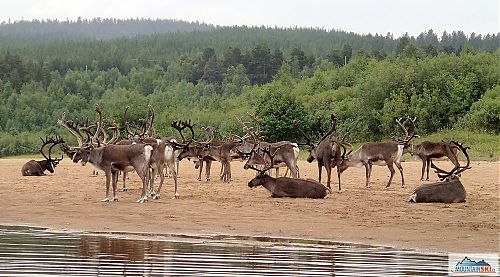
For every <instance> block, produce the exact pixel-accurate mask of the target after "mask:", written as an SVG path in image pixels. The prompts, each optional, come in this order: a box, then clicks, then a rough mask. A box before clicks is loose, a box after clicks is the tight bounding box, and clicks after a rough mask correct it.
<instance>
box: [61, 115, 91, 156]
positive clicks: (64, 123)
mask: <svg viewBox="0 0 500 277" xmlns="http://www.w3.org/2000/svg"><path fill="white" fill-rule="evenodd" d="M65 115H66V114H65V113H63V114H62V116H61V118H59V119H58V120H57V124H59V125H60V126H61V127H63V128H65V129H66V130H68V131H69V132H70V133H71V134H72V135H73V136H75V138H76V140H77V142H78V147H79V148H81V147H83V146H84V141H85V140H84V139H83V136H82V134H81V133H80V131H79V130H78V124H76V126H75V124H74V122H73V121H70V120H66V119H65Z"/></svg>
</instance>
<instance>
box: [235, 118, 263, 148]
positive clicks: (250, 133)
mask: <svg viewBox="0 0 500 277" xmlns="http://www.w3.org/2000/svg"><path fill="white" fill-rule="evenodd" d="M234 118H235V119H236V121H237V122H238V123H239V124H240V125H241V127H242V128H243V131H244V132H245V133H246V134H245V135H244V136H243V138H242V140H244V139H247V138H250V137H251V138H252V139H253V140H254V143H256V144H257V143H259V142H261V141H262V140H263V138H262V137H261V135H260V127H258V130H257V131H254V130H253V129H252V127H249V126H248V123H247V122H244V121H243V119H241V117H239V116H237V115H235V116H234Z"/></svg>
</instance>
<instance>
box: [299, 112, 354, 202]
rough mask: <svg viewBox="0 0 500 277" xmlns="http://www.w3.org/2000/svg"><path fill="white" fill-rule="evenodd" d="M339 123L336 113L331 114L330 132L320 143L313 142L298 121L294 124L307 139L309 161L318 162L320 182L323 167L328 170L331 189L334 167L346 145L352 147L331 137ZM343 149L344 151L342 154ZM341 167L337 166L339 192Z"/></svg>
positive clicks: (319, 180) (327, 181)
mask: <svg viewBox="0 0 500 277" xmlns="http://www.w3.org/2000/svg"><path fill="white" fill-rule="evenodd" d="M336 124H337V118H336V117H335V115H333V114H332V115H331V127H330V130H329V131H328V132H326V133H325V134H324V135H323V136H322V137H321V139H320V140H319V142H318V143H312V142H311V139H310V138H309V136H307V135H306V133H305V132H304V131H303V130H302V129H301V128H300V126H299V124H298V121H294V126H295V127H296V128H297V129H298V130H299V131H300V132H301V133H302V135H303V136H304V137H305V138H306V139H307V143H305V145H306V146H307V151H309V156H308V157H307V162H309V163H311V162H313V161H314V160H316V161H317V163H318V182H320V183H321V173H322V171H323V170H322V169H323V167H325V170H326V177H327V178H326V187H327V188H328V190H329V191H331V187H330V181H331V176H332V168H334V167H336V166H337V165H339V164H340V163H341V162H342V159H343V157H344V155H345V152H346V147H351V145H350V144H348V143H346V142H344V141H338V140H336V139H332V138H329V136H330V135H331V134H333V133H334V132H335V128H336ZM341 149H342V150H343V153H342V154H341ZM340 173H341V171H340V167H338V166H337V177H338V179H339V192H340V191H341V189H342V188H341V185H340Z"/></svg>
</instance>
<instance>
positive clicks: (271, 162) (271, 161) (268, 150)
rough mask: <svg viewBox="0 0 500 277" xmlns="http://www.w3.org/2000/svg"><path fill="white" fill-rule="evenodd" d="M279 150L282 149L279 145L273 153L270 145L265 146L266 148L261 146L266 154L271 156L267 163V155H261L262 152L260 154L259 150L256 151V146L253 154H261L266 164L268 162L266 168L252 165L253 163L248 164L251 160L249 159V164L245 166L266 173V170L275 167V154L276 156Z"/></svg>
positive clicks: (261, 149)
mask: <svg viewBox="0 0 500 277" xmlns="http://www.w3.org/2000/svg"><path fill="white" fill-rule="evenodd" d="M279 150H280V148H279V147H278V148H276V149H275V150H274V152H273V153H272V154H271V149H270V147H269V146H268V147H264V148H260V151H262V152H264V154H265V155H266V154H267V155H268V156H269V161H270V162H269V163H267V160H266V158H265V156H263V155H260V154H259V152H258V151H256V149H255V148H254V149H253V150H252V154H254V155H260V156H261V157H262V159H263V160H264V161H265V164H266V165H265V166H264V168H262V169H258V168H256V167H254V166H252V165H248V161H249V160H248V161H247V164H246V165H245V168H250V169H253V170H255V171H257V172H259V173H260V174H265V173H266V171H268V170H269V169H271V168H273V167H274V156H276V153H277V152H278V151H279Z"/></svg>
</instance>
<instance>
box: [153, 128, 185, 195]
mask: <svg viewBox="0 0 500 277" xmlns="http://www.w3.org/2000/svg"><path fill="white" fill-rule="evenodd" d="M171 126H172V127H174V128H175V129H177V130H178V131H179V133H180V134H181V136H182V137H183V138H184V136H183V135H182V131H183V130H184V129H186V128H188V129H189V131H190V132H191V139H190V140H188V141H187V143H185V144H180V143H177V142H176V141H175V140H168V139H165V140H162V141H160V142H159V143H158V144H157V145H154V144H150V145H151V146H152V147H153V153H152V156H151V160H150V162H149V166H150V167H151V169H152V172H151V175H150V185H149V189H150V191H151V194H152V196H153V199H158V198H160V191H161V187H162V185H163V181H164V179H165V175H164V168H165V166H168V167H169V168H170V171H171V173H172V178H173V179H174V197H173V198H174V199H175V198H179V193H178V192H177V171H176V166H175V163H176V160H177V154H176V152H177V150H184V149H189V145H190V144H191V143H192V142H193V141H194V131H193V125H191V122H189V121H185V122H177V121H174V122H173V123H172V125H171ZM184 141H185V140H184ZM156 173H158V174H159V175H160V185H159V186H158V189H157V190H156V192H154V180H155V177H156Z"/></svg>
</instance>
